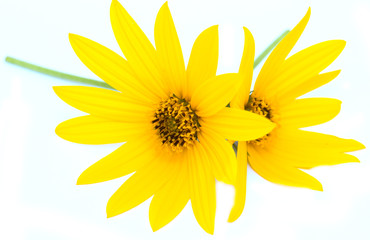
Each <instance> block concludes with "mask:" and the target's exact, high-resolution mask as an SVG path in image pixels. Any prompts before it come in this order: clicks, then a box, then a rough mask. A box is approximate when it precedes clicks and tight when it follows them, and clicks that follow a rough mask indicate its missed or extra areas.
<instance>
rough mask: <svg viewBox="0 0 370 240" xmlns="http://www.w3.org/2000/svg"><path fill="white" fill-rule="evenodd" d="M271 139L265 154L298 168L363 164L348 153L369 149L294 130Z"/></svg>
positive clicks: (277, 133)
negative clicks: (350, 163) (268, 153)
mask: <svg viewBox="0 0 370 240" xmlns="http://www.w3.org/2000/svg"><path fill="white" fill-rule="evenodd" d="M270 137H271V140H270V141H269V142H268V147H265V150H266V151H268V152H270V153H271V154H273V155H275V156H278V157H279V158H280V159H281V160H280V164H284V165H287V166H293V167H298V168H312V167H317V166H322V165H335V164H342V163H349V162H359V160H358V159H357V158H356V157H354V156H351V155H348V154H344V152H350V151H356V150H360V149H363V148H365V146H364V145H362V144H361V143H359V142H357V141H355V140H352V139H341V138H338V137H335V136H331V135H326V134H321V133H315V132H308V131H303V130H298V129H290V128H278V129H276V130H275V131H273V132H272V133H271V135H270Z"/></svg>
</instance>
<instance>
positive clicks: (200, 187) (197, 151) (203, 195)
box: [188, 143, 216, 234]
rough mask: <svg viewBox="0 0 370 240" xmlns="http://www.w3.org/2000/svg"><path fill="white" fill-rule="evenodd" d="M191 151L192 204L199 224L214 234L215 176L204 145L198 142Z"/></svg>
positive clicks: (190, 181) (190, 180)
mask: <svg viewBox="0 0 370 240" xmlns="http://www.w3.org/2000/svg"><path fill="white" fill-rule="evenodd" d="M190 152H191V153H190V154H189V155H190V156H189V161H188V163H189V175H190V179H189V183H190V199H191V206H192V208H193V212H194V216H195V218H196V219H197V221H198V223H199V225H200V226H201V227H202V228H203V229H204V231H206V232H207V233H209V234H213V231H214V226H215V214H216V185H215V178H214V175H213V173H212V171H210V164H209V160H208V158H207V155H206V153H205V151H204V149H203V147H202V145H201V144H199V143H196V145H195V146H194V147H193V151H190Z"/></svg>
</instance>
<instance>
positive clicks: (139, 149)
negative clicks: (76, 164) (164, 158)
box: [77, 135, 157, 185]
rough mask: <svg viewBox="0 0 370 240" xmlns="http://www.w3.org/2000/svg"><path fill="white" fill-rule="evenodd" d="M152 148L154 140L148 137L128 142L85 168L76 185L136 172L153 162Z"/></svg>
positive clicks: (154, 156)
mask: <svg viewBox="0 0 370 240" xmlns="http://www.w3.org/2000/svg"><path fill="white" fill-rule="evenodd" d="M144 136H145V135H144ZM154 147H156V145H155V142H154V139H152V138H150V137H143V138H142V139H141V141H129V142H127V143H125V144H123V145H122V146H121V147H119V148H118V149H117V150H115V151H114V152H112V153H111V154H109V155H107V156H106V157H104V158H102V159H101V160H99V161H98V162H96V163H95V164H93V165H91V166H90V167H89V168H87V169H86V170H85V171H84V172H83V173H82V174H81V175H80V177H79V178H78V180H77V184H79V185H81V184H91V183H98V182H104V181H109V180H112V179H115V178H119V177H122V176H125V175H127V174H130V173H132V172H134V171H137V170H138V169H141V168H143V167H144V166H146V165H148V163H150V162H151V161H155V159H156V157H157V155H156V154H155V152H154V151H153V148H154Z"/></svg>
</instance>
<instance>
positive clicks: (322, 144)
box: [229, 9, 364, 222]
mask: <svg viewBox="0 0 370 240" xmlns="http://www.w3.org/2000/svg"><path fill="white" fill-rule="evenodd" d="M309 17H310V9H309V10H308V12H307V14H306V15H305V17H304V18H303V19H302V20H301V22H300V23H299V24H298V25H297V26H296V27H295V28H294V29H293V30H292V31H291V32H290V33H289V34H288V35H287V36H286V37H285V38H284V39H283V40H282V41H281V42H280V43H279V44H278V45H277V46H276V48H275V49H274V50H273V51H272V53H271V54H270V56H269V57H268V59H267V60H266V63H265V64H264V66H263V67H262V69H261V72H260V73H259V75H258V77H257V80H256V83H255V86H254V90H253V92H252V94H251V95H250V96H249V93H250V88H251V82H252V73H253V58H254V40H253V37H252V35H251V33H250V32H249V31H248V29H246V28H244V33H245V44H244V52H243V57H242V61H241V64H240V68H239V73H240V74H241V75H242V78H243V83H242V86H241V88H240V91H239V92H238V93H237V95H236V96H235V98H234V99H233V100H232V101H231V107H232V108H235V109H245V110H248V111H251V112H254V113H257V114H259V115H261V116H264V117H266V118H268V119H270V120H271V121H273V122H274V123H276V125H277V126H276V128H275V129H274V130H273V131H271V132H270V133H268V134H267V135H265V136H264V137H262V138H259V139H257V140H252V141H239V142H238V154H237V162H238V163H237V169H238V170H237V181H236V184H235V188H236V196H235V204H234V207H233V209H232V210H231V213H230V216H229V222H233V221H235V220H236V219H237V218H238V217H239V216H240V214H241V213H242V211H243V208H244V203H245V194H246V189H245V188H246V175H247V172H246V170H247V162H249V164H250V165H251V167H252V168H253V169H254V170H255V171H256V172H257V173H258V174H259V175H261V176H262V177H263V178H265V179H267V180H269V181H271V182H274V183H279V184H284V185H288V186H296V187H304V188H309V189H313V190H319V191H322V185H321V183H320V182H319V181H318V180H316V179H315V178H313V177H312V176H310V175H308V174H306V173H305V172H303V171H301V170H299V169H298V168H302V169H309V168H312V167H316V166H320V165H333V164H340V163H347V162H358V159H357V158H356V157H354V156H352V155H348V154H346V152H351V151H356V150H360V149H363V148H364V146H363V145H362V144H361V143H359V142H357V141H355V140H351V139H341V138H338V137H335V136H331V135H325V134H320V133H314V132H309V131H304V130H300V128H303V127H308V126H313V125H317V124H321V123H324V122H327V121H329V120H331V119H332V118H334V117H335V116H336V115H337V114H338V113H339V111H340V105H341V102H340V101H339V100H337V99H331V98H304V99H296V98H297V97H299V96H301V95H303V94H305V93H307V92H309V91H312V90H314V89H316V88H318V87H320V86H322V85H324V84H326V83H328V82H330V81H331V80H333V79H334V78H335V77H336V76H337V75H338V74H339V72H340V71H339V70H338V71H333V72H328V73H320V72H321V71H322V70H324V69H325V68H326V67H327V66H329V65H330V64H331V63H332V62H333V61H334V60H335V59H336V58H337V57H338V55H339V54H340V53H341V52H342V50H343V48H344V46H345V42H344V41H343V40H332V41H326V42H322V43H319V44H316V45H313V46H311V47H309V48H306V49H304V50H302V51H300V52H298V53H296V54H294V55H292V56H291V57H289V58H287V56H288V54H289V52H290V51H291V50H292V48H293V46H294V45H295V43H296V42H297V40H298V39H299V37H300V35H301V34H302V32H303V30H304V28H305V26H306V24H307V22H308V20H309ZM286 58H287V59H286Z"/></svg>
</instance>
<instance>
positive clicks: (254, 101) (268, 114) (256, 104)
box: [245, 93, 274, 147]
mask: <svg viewBox="0 0 370 240" xmlns="http://www.w3.org/2000/svg"><path fill="white" fill-rule="evenodd" d="M245 109H246V110H248V111H251V112H253V113H256V114H258V115H261V116H264V117H265V118H268V119H270V120H271V121H273V122H274V120H273V119H274V115H273V111H272V109H271V106H270V105H269V104H268V103H267V102H266V101H265V100H264V99H263V98H259V97H256V96H255V95H254V93H252V94H251V96H250V97H249V101H248V103H247V105H246V106H245ZM269 136H270V134H269V133H268V134H266V135H265V136H263V137H261V138H258V139H255V140H252V141H248V143H252V144H254V145H258V146H260V147H263V145H264V144H265V143H266V142H267V141H268V139H269Z"/></svg>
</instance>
